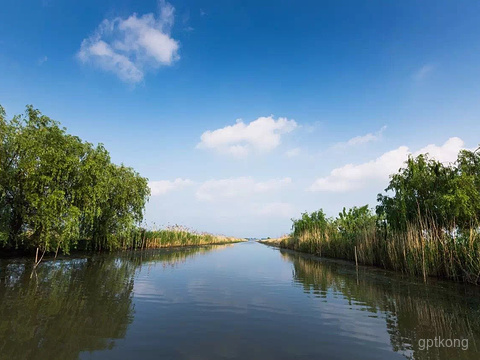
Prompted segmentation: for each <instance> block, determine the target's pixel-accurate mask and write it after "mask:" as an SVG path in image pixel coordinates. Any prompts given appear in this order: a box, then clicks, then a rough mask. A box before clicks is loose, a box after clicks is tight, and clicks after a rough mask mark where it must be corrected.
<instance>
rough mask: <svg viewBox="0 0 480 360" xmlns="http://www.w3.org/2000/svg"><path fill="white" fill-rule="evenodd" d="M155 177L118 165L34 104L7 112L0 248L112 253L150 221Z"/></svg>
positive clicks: (0, 119) (0, 116)
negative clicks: (146, 215)
mask: <svg viewBox="0 0 480 360" xmlns="http://www.w3.org/2000/svg"><path fill="white" fill-rule="evenodd" d="M149 193H150V190H149V187H148V184H147V179H146V178H144V177H141V176H140V175H139V174H138V173H137V172H135V171H134V170H133V169H131V168H129V167H126V166H124V165H115V164H113V163H112V162H111V159H110V155H109V153H108V151H107V150H106V149H105V148H104V147H103V145H98V146H93V145H92V144H90V143H88V142H84V141H82V140H81V139H79V138H78V137H76V136H73V135H70V134H68V133H67V132H66V129H65V128H61V127H60V124H59V123H58V122H56V121H53V120H52V119H50V118H48V117H47V116H44V115H42V114H41V113H40V112H39V111H38V110H36V109H34V108H33V107H32V106H28V107H27V110H26V113H25V115H20V116H14V117H13V118H12V119H11V120H7V119H6V114H5V110H4V109H3V108H2V107H1V106H0V248H3V249H4V250H13V249H17V250H25V251H29V250H35V249H39V250H40V251H41V253H43V252H45V251H46V252H58V251H59V250H60V251H62V252H65V253H68V252H69V250H70V249H72V248H75V247H80V248H82V249H85V250H103V249H105V250H112V249H115V248H118V247H120V246H121V245H125V243H126V242H127V243H128V242H129V241H131V239H132V237H131V233H132V231H134V230H135V227H136V225H137V224H139V223H140V221H141V220H142V218H143V210H144V207H145V203H146V201H147V200H148V196H149Z"/></svg>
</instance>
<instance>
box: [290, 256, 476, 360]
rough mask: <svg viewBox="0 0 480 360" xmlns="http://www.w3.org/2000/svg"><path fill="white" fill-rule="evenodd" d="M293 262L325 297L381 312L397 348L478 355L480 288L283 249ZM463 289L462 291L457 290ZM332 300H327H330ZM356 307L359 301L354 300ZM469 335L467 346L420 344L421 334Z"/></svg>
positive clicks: (300, 276)
mask: <svg viewBox="0 0 480 360" xmlns="http://www.w3.org/2000/svg"><path fill="white" fill-rule="evenodd" d="M282 255H283V256H284V258H286V259H288V260H290V261H292V262H293V267H294V274H293V276H294V279H295V281H297V282H298V283H300V284H302V286H303V288H304V291H305V292H308V293H313V294H315V295H316V296H318V297H321V298H324V299H327V293H329V292H330V293H331V292H336V293H342V294H343V297H344V299H345V300H347V301H348V303H349V305H355V304H358V303H361V304H362V306H361V309H362V310H365V309H366V310H367V311H369V312H372V313H378V312H381V313H383V314H384V315H385V317H386V325H387V329H388V332H389V334H390V340H391V344H392V348H393V350H394V351H398V352H401V353H404V354H406V355H405V356H406V357H410V355H409V354H411V358H413V359H479V358H480V299H479V289H477V288H473V287H469V286H464V285H459V284H450V283H446V282H436V283H435V284H434V285H425V284H423V283H419V282H417V281H414V282H409V281H407V280H405V279H403V280H402V279H401V278H400V277H392V278H385V277H384V276H375V275H374V274H372V272H371V271H370V270H366V271H365V270H362V269H360V270H359V274H358V283H357V276H356V273H355V270H354V268H353V271H352V270H348V268H347V267H346V266H345V265H343V264H340V263H338V262H330V261H318V260H315V259H312V258H308V257H304V256H302V255H299V254H293V253H290V252H282ZM460 291H461V293H459V292H460ZM327 301H328V300H327ZM351 308H352V309H356V308H357V309H360V307H356V306H351ZM435 337H441V338H443V339H453V338H467V339H468V345H469V346H468V350H467V351H462V350H461V349H458V348H457V349H448V348H434V349H429V350H428V352H427V351H426V350H423V351H422V350H420V348H419V340H420V339H434V338H435Z"/></svg>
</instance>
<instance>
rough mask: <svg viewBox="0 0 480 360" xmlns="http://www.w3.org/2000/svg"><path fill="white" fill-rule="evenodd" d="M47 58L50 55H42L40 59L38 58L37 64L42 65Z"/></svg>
mask: <svg viewBox="0 0 480 360" xmlns="http://www.w3.org/2000/svg"><path fill="white" fill-rule="evenodd" d="M47 60H48V57H47V56H42V57H41V58H39V59H38V60H37V65H39V66H40V65H43V64H44V63H46V62H47Z"/></svg>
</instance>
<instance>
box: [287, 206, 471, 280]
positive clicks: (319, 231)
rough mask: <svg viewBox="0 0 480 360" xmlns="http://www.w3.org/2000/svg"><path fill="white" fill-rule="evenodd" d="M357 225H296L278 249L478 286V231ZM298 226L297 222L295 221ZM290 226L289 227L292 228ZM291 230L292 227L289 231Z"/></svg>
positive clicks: (421, 221) (423, 221) (426, 223)
mask: <svg viewBox="0 0 480 360" xmlns="http://www.w3.org/2000/svg"><path fill="white" fill-rule="evenodd" d="M371 217H372V219H371V220H370V221H364V222H362V225H361V226H357V227H353V228H352V229H351V230H350V231H345V230H344V228H342V225H341V220H339V219H338V218H337V219H334V220H332V219H327V220H326V221H325V222H324V223H322V222H320V223H318V222H317V223H315V222H313V223H312V224H310V226H309V227H305V226H302V227H301V231H293V233H292V234H291V235H290V237H288V238H285V239H283V240H282V241H280V242H279V246H280V247H282V248H288V249H292V250H297V251H302V252H306V253H310V254H315V255H317V256H323V257H329V258H337V259H345V260H350V261H355V252H356V254H357V259H358V263H359V264H363V265H374V266H379V267H382V268H385V269H391V270H395V271H399V272H402V273H405V274H409V275H415V276H422V277H423V278H424V279H425V280H427V278H428V277H430V276H434V277H439V278H447V279H452V280H456V281H465V282H471V283H475V284H479V283H480V231H479V229H480V226H479V225H478V224H477V225H473V224H472V227H471V228H470V229H468V230H467V231H462V232H460V231H458V229H455V228H454V227H452V229H454V230H446V229H444V228H439V227H438V226H437V225H436V222H435V221H433V220H432V219H428V217H422V216H419V218H418V221H416V222H410V223H407V225H406V230H392V229H388V228H387V227H386V226H382V224H381V223H379V222H378V221H375V220H374V215H371ZM297 221H302V220H297ZM294 224H295V223H294ZM294 227H295V226H294Z"/></svg>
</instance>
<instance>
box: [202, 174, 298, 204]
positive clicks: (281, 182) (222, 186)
mask: <svg viewBox="0 0 480 360" xmlns="http://www.w3.org/2000/svg"><path fill="white" fill-rule="evenodd" d="M291 182H292V179H290V178H289V177H286V178H283V179H270V180H267V181H255V180H254V179H253V178H251V177H238V178H229V179H220V180H208V181H205V182H204V183H203V184H201V185H200V186H199V187H198V189H197V192H196V197H197V199H198V200H202V201H215V200H219V199H225V198H235V197H246V196H250V195H253V194H258V193H265V192H269V191H276V190H280V189H282V188H283V187H285V186H287V185H289V184H291Z"/></svg>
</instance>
